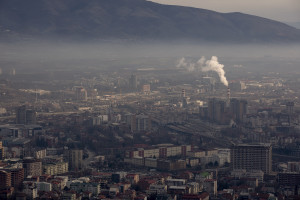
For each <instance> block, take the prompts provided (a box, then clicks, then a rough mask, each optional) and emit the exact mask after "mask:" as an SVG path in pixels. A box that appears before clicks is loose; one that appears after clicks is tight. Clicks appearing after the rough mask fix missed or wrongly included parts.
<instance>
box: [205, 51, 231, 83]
mask: <svg viewBox="0 0 300 200" xmlns="http://www.w3.org/2000/svg"><path fill="white" fill-rule="evenodd" d="M223 68H224V65H222V64H220V63H219V62H218V58H217V56H212V57H211V59H210V60H207V61H206V63H205V66H204V67H203V68H202V71H203V72H208V71H215V72H217V73H218V75H219V78H220V81H221V82H222V83H223V84H224V85H225V86H228V81H227V79H226V76H225V71H224V69H223Z"/></svg>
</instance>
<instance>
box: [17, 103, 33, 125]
mask: <svg viewBox="0 0 300 200" xmlns="http://www.w3.org/2000/svg"><path fill="white" fill-rule="evenodd" d="M16 123H17V124H35V123H36V112H35V110H32V109H27V108H26V106H25V105H23V106H20V107H18V108H16Z"/></svg>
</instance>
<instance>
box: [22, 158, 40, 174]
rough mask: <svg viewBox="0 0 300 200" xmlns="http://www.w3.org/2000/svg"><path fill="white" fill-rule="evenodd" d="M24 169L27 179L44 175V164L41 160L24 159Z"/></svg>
mask: <svg viewBox="0 0 300 200" xmlns="http://www.w3.org/2000/svg"><path fill="white" fill-rule="evenodd" d="M23 168H24V174H25V177H27V176H41V175H42V162H41V161H40V160H34V159H24V161H23Z"/></svg>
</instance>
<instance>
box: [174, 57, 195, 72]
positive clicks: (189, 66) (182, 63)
mask: <svg viewBox="0 0 300 200" xmlns="http://www.w3.org/2000/svg"><path fill="white" fill-rule="evenodd" d="M195 66H196V64H194V63H191V62H187V61H186V59H185V58H184V57H183V58H181V59H180V60H179V61H178V64H177V65H176V67H177V68H183V69H186V70H187V71H189V72H193V71H195Z"/></svg>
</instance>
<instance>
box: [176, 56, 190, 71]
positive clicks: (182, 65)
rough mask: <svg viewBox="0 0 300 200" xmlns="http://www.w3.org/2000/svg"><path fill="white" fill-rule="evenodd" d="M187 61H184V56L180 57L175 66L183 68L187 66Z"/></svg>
mask: <svg viewBox="0 0 300 200" xmlns="http://www.w3.org/2000/svg"><path fill="white" fill-rule="evenodd" d="M187 65H188V63H187V62H186V60H185V58H184V57H182V58H181V59H180V60H179V61H178V64H177V65H176V67H177V68H185V69H186V67H187Z"/></svg>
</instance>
